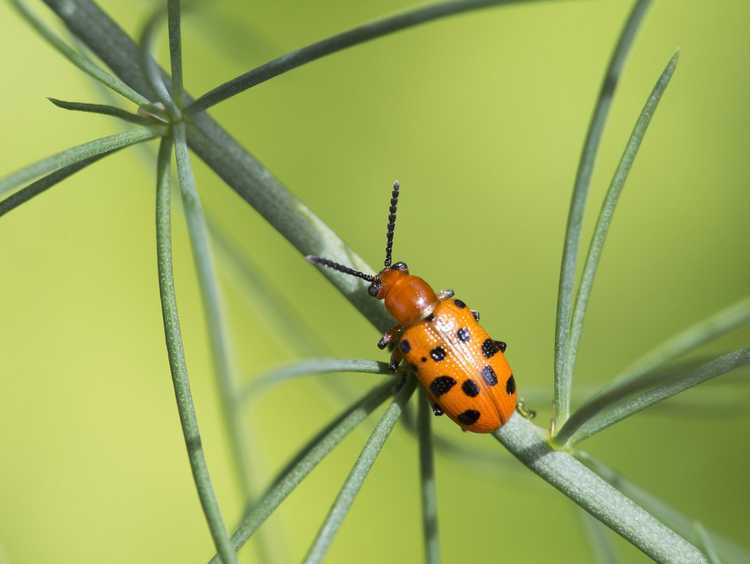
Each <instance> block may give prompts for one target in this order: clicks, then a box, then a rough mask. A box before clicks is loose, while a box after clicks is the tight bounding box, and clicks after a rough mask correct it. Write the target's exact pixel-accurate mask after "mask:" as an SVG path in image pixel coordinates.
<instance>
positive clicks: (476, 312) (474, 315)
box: [471, 309, 479, 321]
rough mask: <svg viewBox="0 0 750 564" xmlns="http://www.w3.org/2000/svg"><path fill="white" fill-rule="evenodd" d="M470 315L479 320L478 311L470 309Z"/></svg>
mask: <svg viewBox="0 0 750 564" xmlns="http://www.w3.org/2000/svg"><path fill="white" fill-rule="evenodd" d="M471 315H472V316H473V317H474V319H475V320H476V321H479V312H478V311H477V310H475V309H472V310H471Z"/></svg>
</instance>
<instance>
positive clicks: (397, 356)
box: [390, 347, 404, 372]
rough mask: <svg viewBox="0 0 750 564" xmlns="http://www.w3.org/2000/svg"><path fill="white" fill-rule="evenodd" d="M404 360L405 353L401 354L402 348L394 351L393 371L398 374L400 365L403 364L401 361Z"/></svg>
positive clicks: (392, 353) (392, 357) (392, 358)
mask: <svg viewBox="0 0 750 564" xmlns="http://www.w3.org/2000/svg"><path fill="white" fill-rule="evenodd" d="M402 358H404V353H403V352H401V347H396V348H395V349H393V352H391V362H390V367H391V370H393V371H394V372H396V370H398V365H399V364H401V359H402Z"/></svg>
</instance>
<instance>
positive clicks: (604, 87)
mask: <svg viewBox="0 0 750 564" xmlns="http://www.w3.org/2000/svg"><path fill="white" fill-rule="evenodd" d="M650 5H651V0H638V1H637V2H635V4H634V5H633V9H632V10H631V11H630V15H629V16H628V19H627V21H626V22H625V25H624V27H623V28H622V31H621V32H620V37H619V39H618V40H617V45H616V46H615V49H614V51H613V52H612V56H611V57H610V59H609V64H608V65H607V70H606V72H605V73H604V78H603V80H602V84H601V86H600V87H599V96H598V98H597V100H596V105H595V106H594V113H593V115H592V116H591V121H590V122H589V128H588V131H587V132H586V139H585V141H584V142H583V150H582V152H581V158H580V160H579V162H578V170H577V171H576V179H575V183H574V185H573V196H572V197H571V200H570V210H569V211H568V221H567V225H566V226H565V244H564V245H563V254H562V265H561V267H560V285H559V288H558V297H557V317H556V321H555V415H554V417H555V419H554V426H555V427H556V428H558V429H559V428H560V427H561V426H562V424H563V423H565V420H566V419H567V418H568V416H569V415H570V396H571V393H572V380H570V379H567V378H566V376H567V373H566V372H565V370H564V361H565V355H564V353H565V349H566V346H567V342H568V332H569V331H570V321H571V316H572V313H573V290H574V286H575V277H576V261H577V257H578V247H579V242H580V238H581V228H582V224H583V212H584V210H585V208H586V198H587V196H588V191H589V185H590V184H591V175H592V173H593V171H594V162H595V161H596V155H597V153H598V151H599V143H600V141H601V138H602V133H603V132H604V125H605V123H606V122H607V116H608V115H609V108H610V106H611V105H612V99H613V98H614V95H615V90H616V89H617V83H618V82H619V80H620V75H621V74H622V69H623V67H624V66H625V60H626V59H627V56H628V53H629V52H630V47H631V46H632V45H633V41H634V39H635V35H636V33H637V31H638V29H639V27H640V24H641V21H642V20H643V16H644V15H645V13H646V10H647V9H648V7H649V6H650Z"/></svg>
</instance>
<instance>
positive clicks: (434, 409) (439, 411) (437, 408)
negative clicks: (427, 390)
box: [432, 402, 445, 417]
mask: <svg viewBox="0 0 750 564" xmlns="http://www.w3.org/2000/svg"><path fill="white" fill-rule="evenodd" d="M432 413H433V414H434V415H435V416H436V417H438V416H440V415H443V414H444V413H445V411H443V410H442V409H440V406H439V405H438V404H436V403H435V402H432Z"/></svg>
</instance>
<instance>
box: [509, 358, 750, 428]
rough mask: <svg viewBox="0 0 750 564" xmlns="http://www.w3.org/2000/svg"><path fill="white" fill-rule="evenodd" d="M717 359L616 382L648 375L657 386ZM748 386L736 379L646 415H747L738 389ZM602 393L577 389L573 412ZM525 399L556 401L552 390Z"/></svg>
mask: <svg viewBox="0 0 750 564" xmlns="http://www.w3.org/2000/svg"><path fill="white" fill-rule="evenodd" d="M714 358H716V355H710V356H709V355H702V356H698V357H695V358H691V359H690V360H687V361H684V362H679V363H674V364H668V365H666V366H660V367H658V368H655V369H653V370H651V371H649V372H647V373H645V374H640V375H638V376H634V377H633V378H628V379H627V380H615V381H613V382H617V383H618V384H623V383H625V382H626V381H627V382H630V381H631V380H636V379H637V378H640V377H642V376H644V375H646V374H647V375H648V376H649V378H650V379H651V380H652V381H654V382H659V381H662V380H665V381H666V380H670V379H674V378H675V377H678V376H681V375H682V374H684V373H686V372H690V371H694V370H695V369H697V368H699V367H700V366H701V365H703V364H705V363H706V362H709V361H711V360H713V359H714ZM745 382H747V379H746V378H741V377H740V378H737V379H734V380H733V381H732V382H731V386H729V387H727V386H725V387H724V388H719V387H718V386H714V387H704V388H703V389H702V390H701V393H700V394H692V395H686V394H678V395H676V396H673V397H671V398H667V399H666V400H665V401H664V402H660V403H658V404H655V405H654V406H653V409H649V410H648V411H645V412H644V413H643V414H644V415H657V416H670V417H686V418H690V419H695V418H696V417H703V418H705V417H716V418H721V417H732V416H737V415H742V414H744V413H746V412H747V409H746V407H747V402H748V397H747V393H742V390H740V389H738V385H740V384H743V383H745ZM727 388H728V389H727ZM601 391H602V388H601V386H596V387H595V386H586V387H582V388H581V387H579V388H578V389H576V390H575V392H574V393H573V397H572V404H571V405H572V406H573V410H574V411H575V410H576V409H578V408H579V407H581V406H582V405H583V404H584V403H585V402H586V401H588V400H590V399H591V398H592V397H594V396H597V395H598V394H599V393H601ZM523 396H524V400H525V401H526V402H527V404H528V405H529V406H531V407H533V408H543V407H544V404H549V403H550V402H551V401H552V396H553V393H552V391H551V390H550V389H548V388H541V387H534V386H532V387H526V386H524V389H523Z"/></svg>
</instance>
